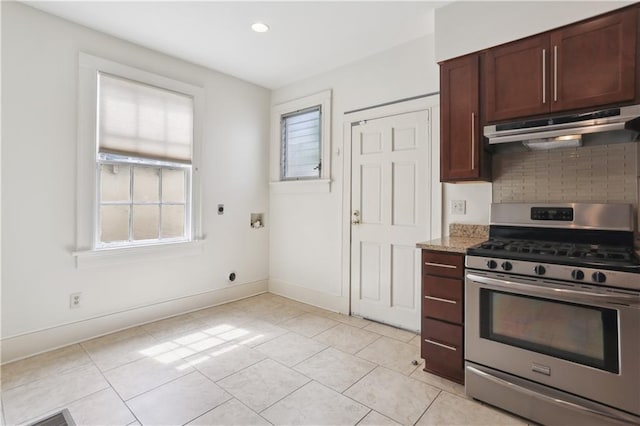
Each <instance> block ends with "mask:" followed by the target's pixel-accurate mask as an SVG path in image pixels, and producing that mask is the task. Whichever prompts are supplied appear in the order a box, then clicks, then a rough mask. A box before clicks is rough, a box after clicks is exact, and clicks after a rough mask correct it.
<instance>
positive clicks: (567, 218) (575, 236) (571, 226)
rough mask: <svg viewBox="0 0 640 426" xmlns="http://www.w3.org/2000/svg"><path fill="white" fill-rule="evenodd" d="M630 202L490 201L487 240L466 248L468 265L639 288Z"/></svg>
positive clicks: (535, 275)
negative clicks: (489, 222) (546, 202)
mask: <svg viewBox="0 0 640 426" xmlns="http://www.w3.org/2000/svg"><path fill="white" fill-rule="evenodd" d="M634 221H635V216H634V213H633V207H632V206H631V205H630V204H592V203H558V204H519V203H513V204H493V205H492V206H491V225H490V227H489V239H488V240H487V241H485V242H483V243H480V244H478V245H476V246H473V247H471V248H469V249H467V257H466V266H467V268H470V269H475V270H481V271H491V272H498V273H501V274H515V275H520V276H529V277H532V278H534V277H535V278H542V279H556V280H563V281H571V282H574V283H580V284H594V285H604V286H611V287H619V288H627V289H637V288H640V275H639V274H640V259H639V258H638V254H637V253H636V251H635V249H634V232H633V230H634Z"/></svg>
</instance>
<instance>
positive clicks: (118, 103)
mask: <svg viewBox="0 0 640 426" xmlns="http://www.w3.org/2000/svg"><path fill="white" fill-rule="evenodd" d="M97 115H98V141H97V144H98V153H97V158H96V161H97V165H98V179H97V182H98V188H97V193H98V209H97V220H96V222H97V223H98V226H97V229H96V238H95V241H96V247H97V248H101V247H111V246H114V245H117V246H119V245H133V244H140V243H154V242H162V241H167V242H168V241H185V240H189V239H190V238H191V232H190V226H189V225H190V224H189V218H190V210H191V203H190V198H191V197H190V194H191V185H190V182H191V152H192V145H193V98H192V97H191V96H188V95H185V94H181V93H176V92H173V91H169V90H166V89H163V88H159V87H154V86H150V85H147V84H144V83H139V82H136V81H132V80H129V79H126V78H121V77H117V76H113V75H109V74H106V73H99V75H98V114H97Z"/></svg>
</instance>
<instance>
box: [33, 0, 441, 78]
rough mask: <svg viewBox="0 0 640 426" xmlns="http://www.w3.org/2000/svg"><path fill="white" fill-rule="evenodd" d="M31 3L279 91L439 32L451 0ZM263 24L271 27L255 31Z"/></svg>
mask: <svg viewBox="0 0 640 426" xmlns="http://www.w3.org/2000/svg"><path fill="white" fill-rule="evenodd" d="M25 3H27V4H29V5H30V6H32V7H35V8H37V9H41V10H43V11H45V12H48V13H51V14H53V15H57V16H60V17H62V18H65V19H68V20H70V21H73V22H76V23H79V24H81V25H84V26H87V27H90V28H93V29H96V30H98V31H102V32H104V33H107V34H110V35H113V36H116V37H119V38H122V39H124V40H128V41H130V42H133V43H136V44H139V45H142V46H145V47H148V48H150V49H154V50H157V51H159V52H162V53H166V54H168V55H171V56H174V57H178V58H181V59H184V60H187V61H189V62H193V63H196V64H199V65H203V66H205V67H208V68H212V69H215V70H217V71H221V72H224V73H227V74H230V75H233V76H235V77H238V78H241V79H244V80H247V81H250V82H252V83H255V84H258V85H260V86H264V87H267V88H271V89H275V88H278V87H282V86H285V85H287V84H290V83H293V82H295V81H298V80H302V79H305V78H308V77H311V76H313V75H316V74H320V73H323V72H326V71H329V70H332V69H335V68H337V67H340V66H342V65H345V64H348V63H350V62H353V61H356V60H358V59H361V58H364V57H367V56H370V55H373V54H375V53H378V52H381V51H383V50H387V49H390V48H392V47H394V46H397V45H400V44H403V43H405V42H408V41H410V40H413V39H416V38H419V37H422V36H424V35H427V34H430V33H433V26H434V25H433V11H434V9H435V8H437V7H440V6H442V5H444V4H446V3H448V2H442V1H441V2H435V1H412V2H401V1H371V2H324V1H320V2H309V1H300V2H245V1H236V2H220V1H200V2H191V1H141V2H122V1H100V2H95V1H25ZM256 21H260V22H264V23H266V24H268V25H269V26H270V27H271V30H270V31H269V32H267V33H263V34H259V33H255V32H253V31H251V29H250V26H251V24H252V23H254V22H256Z"/></svg>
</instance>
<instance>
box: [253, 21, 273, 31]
mask: <svg viewBox="0 0 640 426" xmlns="http://www.w3.org/2000/svg"><path fill="white" fill-rule="evenodd" d="M251 29H252V30H253V31H255V32H257V33H266V32H267V31H269V26H268V25H267V24H263V23H262V22H256V23H254V24H253V25H251Z"/></svg>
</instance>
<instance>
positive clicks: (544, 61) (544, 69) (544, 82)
mask: <svg viewBox="0 0 640 426" xmlns="http://www.w3.org/2000/svg"><path fill="white" fill-rule="evenodd" d="M542 103H543V104H546V103H547V49H542Z"/></svg>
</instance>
